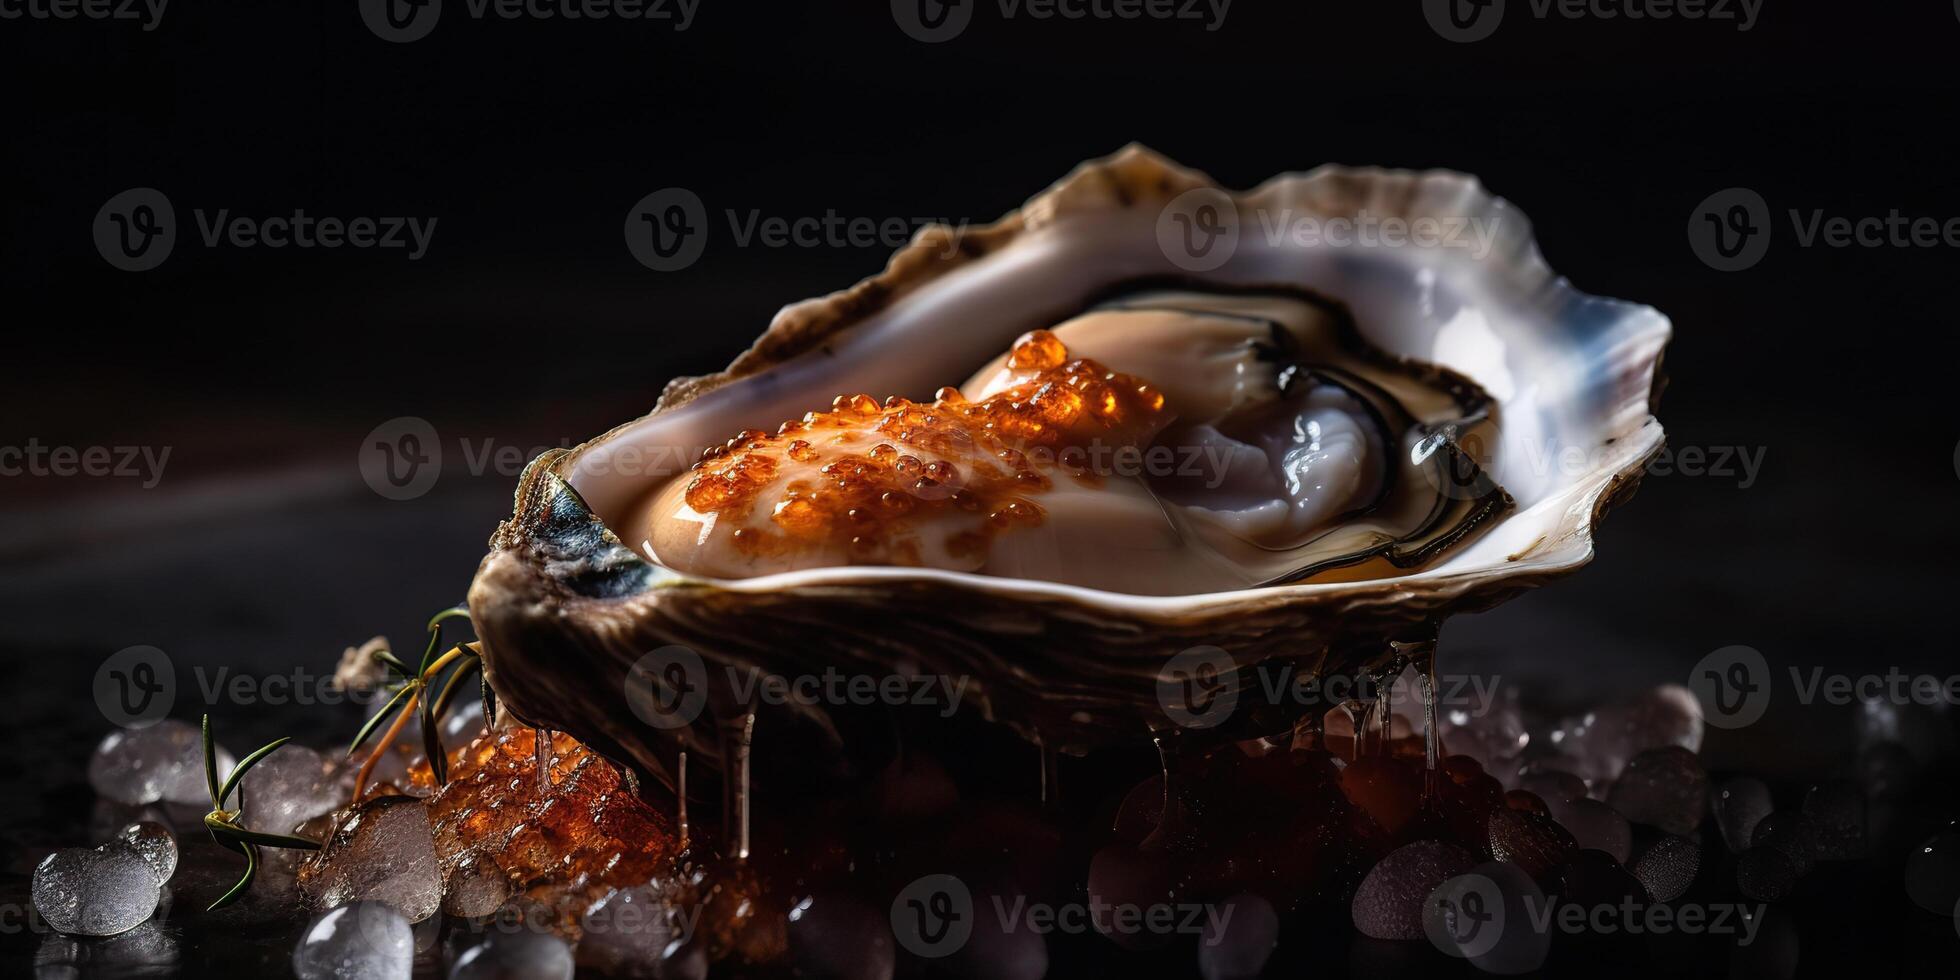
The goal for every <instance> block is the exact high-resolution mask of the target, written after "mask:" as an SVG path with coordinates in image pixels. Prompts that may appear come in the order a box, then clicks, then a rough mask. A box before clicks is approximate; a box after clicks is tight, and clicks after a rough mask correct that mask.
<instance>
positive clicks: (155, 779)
mask: <svg viewBox="0 0 1960 980" xmlns="http://www.w3.org/2000/svg"><path fill="white" fill-rule="evenodd" d="M217 755H218V773H219V775H221V776H222V775H224V774H226V773H229V772H231V767H232V766H233V765H234V764H235V760H234V759H233V757H232V755H231V753H229V752H226V751H225V749H224V746H222V745H221V746H218V747H217ZM88 781H89V785H91V786H93V787H95V792H96V793H97V794H99V795H101V796H104V797H107V798H108V799H111V800H115V801H116V802H118V803H127V804H130V805H132V806H141V805H143V804H145V803H155V802H156V801H158V800H165V801H167V802H170V803H187V804H193V805H198V806H209V805H210V803H211V795H210V789H209V788H208V787H207V786H206V785H205V779H204V743H203V734H202V733H201V732H200V731H199V730H198V728H197V726H195V725H192V724H190V723H188V722H182V721H178V720H176V719H174V718H166V719H164V720H163V721H160V722H157V723H156V724H154V725H151V726H150V727H148V728H137V729H128V728H119V729H117V730H115V731H113V732H110V733H109V734H108V736H107V737H105V738H104V739H103V740H102V742H101V744H99V745H97V746H96V747H95V754H94V755H92V756H90V757H89V760H88Z"/></svg>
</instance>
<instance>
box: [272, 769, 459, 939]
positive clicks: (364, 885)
mask: <svg viewBox="0 0 1960 980" xmlns="http://www.w3.org/2000/svg"><path fill="white" fill-rule="evenodd" d="M299 884H300V889H301V891H302V892H304V893H305V894H306V897H307V899H308V900H309V901H310V902H312V903H313V905H314V907H315V908H334V907H336V906H340V905H345V904H347V903H349V902H359V901H374V902H382V903H385V904H387V905H391V906H393V907H394V908H396V909H397V910H399V911H400V912H401V913H402V915H404V916H406V917H407V918H408V921H410V922H420V921H422V920H423V919H426V918H428V917H429V916H431V915H434V914H435V912H436V909H437V907H438V906H439V905H440V904H441V901H442V880H441V878H440V876H439V874H438V872H437V868H436V849H435V837H434V833H433V832H432V830H431V829H430V825H429V808H428V805H427V804H425V803H423V802H422V801H421V800H419V799H415V798H413V797H406V796H383V797H378V798H376V799H373V800H369V801H367V802H365V803H362V804H361V805H360V806H359V807H357V808H355V810H354V812H353V813H351V814H349V815H348V817H347V818H346V819H345V820H343V821H341V823H340V826H338V827H336V828H334V832H333V835H332V836H331V837H330V838H329V839H328V841H327V843H326V846H325V847H324V848H322V849H321V851H320V853H319V854H318V855H317V856H315V857H314V858H313V860H312V861H311V862H309V863H308V864H307V865H305V866H304V867H302V868H301V870H300V875H299Z"/></svg>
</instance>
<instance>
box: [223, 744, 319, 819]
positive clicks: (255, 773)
mask: <svg viewBox="0 0 1960 980" xmlns="http://www.w3.org/2000/svg"><path fill="white" fill-rule="evenodd" d="M238 785H239V792H240V793H241V794H242V795H243V802H242V803H241V804H240V806H241V809H242V811H243V819H244V821H245V826H247V827H250V828H252V829H253V830H258V831H263V832H265V833H269V834H290V833H292V832H293V828H295V827H298V826H299V825H300V824H303V823H305V822H306V821H308V820H311V819H313V818H314V817H317V816H320V815H322V814H326V813H332V812H333V811H334V809H335V808H337V807H339V806H340V805H341V803H342V802H343V801H344V800H345V797H343V796H342V795H341V793H340V787H339V786H338V785H337V780H335V779H334V777H333V776H332V775H331V774H330V773H329V767H328V764H327V760H326V759H325V758H323V757H322V756H321V755H320V753H318V752H315V751H313V750H312V749H309V748H307V747H306V746H304V745H293V744H291V743H288V744H286V745H282V746H280V747H279V749H278V751H276V752H273V753H272V754H271V755H269V756H266V757H265V758H263V759H260V760H259V763H258V765H255V766H253V767H252V768H251V770H250V771H249V772H247V773H246V774H245V778H244V779H242V780H240V781H239V784H238Z"/></svg>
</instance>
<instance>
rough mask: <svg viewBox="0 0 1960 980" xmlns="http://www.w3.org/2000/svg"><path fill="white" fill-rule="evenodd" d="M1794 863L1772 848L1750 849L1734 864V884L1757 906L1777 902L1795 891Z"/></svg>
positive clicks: (1798, 872)
mask: <svg viewBox="0 0 1960 980" xmlns="http://www.w3.org/2000/svg"><path fill="white" fill-rule="evenodd" d="M1801 876H1802V872H1801V871H1799V870H1798V868H1797V863H1796V862H1795V861H1793V860H1791V859H1790V856H1789V855H1788V854H1785V853H1783V852H1782V851H1779V850H1777V849H1776V848H1774V847H1768V846H1763V847H1752V848H1750V849H1748V850H1746V851H1743V852H1742V856H1741V857H1739V858H1737V859H1736V862H1735V884H1736V887H1737V888H1738V889H1740V890H1741V892H1742V893H1743V894H1744V895H1747V896H1749V897H1750V898H1753V899H1756V900H1757V901H1759V902H1779V901H1782V900H1783V899H1784V898H1786V897H1788V896H1789V894H1790V892H1791V891H1792V890H1794V889H1795V888H1796V887H1797V879H1798V878H1799V877H1801Z"/></svg>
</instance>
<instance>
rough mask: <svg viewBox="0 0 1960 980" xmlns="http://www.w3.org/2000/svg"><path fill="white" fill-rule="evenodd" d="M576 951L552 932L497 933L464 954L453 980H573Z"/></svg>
mask: <svg viewBox="0 0 1960 980" xmlns="http://www.w3.org/2000/svg"><path fill="white" fill-rule="evenodd" d="M572 969H573V964H572V948H571V947H570V946H567V945H565V941H564V940H563V939H560V938H558V937H557V936H554V935H552V934H550V933H548V932H533V931H530V930H523V931H519V932H493V933H491V934H490V938H488V939H486V940H484V941H483V942H482V943H481V944H479V945H476V946H472V947H471V948H469V949H466V950H464V951H463V955H461V956H458V957H456V965H455V966H453V967H450V969H449V980H572Z"/></svg>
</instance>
